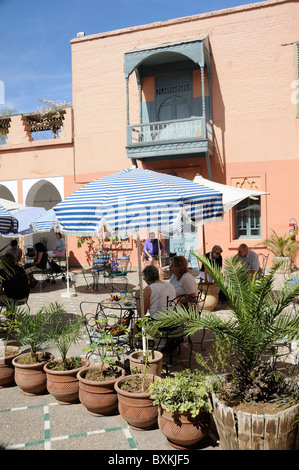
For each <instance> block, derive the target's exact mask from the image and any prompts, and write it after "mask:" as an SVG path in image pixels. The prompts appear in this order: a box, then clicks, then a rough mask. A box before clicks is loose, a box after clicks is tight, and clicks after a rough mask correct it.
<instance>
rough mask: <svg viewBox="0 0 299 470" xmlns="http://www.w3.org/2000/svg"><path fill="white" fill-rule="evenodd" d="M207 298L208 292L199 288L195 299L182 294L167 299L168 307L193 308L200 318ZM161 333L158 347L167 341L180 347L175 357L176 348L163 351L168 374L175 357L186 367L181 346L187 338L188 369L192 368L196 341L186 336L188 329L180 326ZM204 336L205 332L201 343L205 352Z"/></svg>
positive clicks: (164, 329)
mask: <svg viewBox="0 0 299 470" xmlns="http://www.w3.org/2000/svg"><path fill="white" fill-rule="evenodd" d="M206 296H207V290H205V289H200V288H199V291H198V294H197V295H196V296H195V297H194V296H191V295H189V294H182V295H179V296H177V297H176V298H174V299H169V298H167V307H168V308H171V309H174V310H175V309H176V308H177V307H178V306H182V305H183V306H184V307H185V308H187V309H188V308H193V309H194V311H195V312H196V311H197V314H198V316H200V315H201V312H202V310H203V307H204V303H205V300H206ZM159 331H160V334H161V336H160V339H159V342H158V345H157V347H159V345H160V341H161V340H165V341H166V345H167V342H169V341H171V340H172V341H175V342H176V343H175V345H176V346H177V347H178V354H176V355H175V356H174V351H175V348H173V349H172V348H171V347H170V348H169V350H168V351H167V350H165V351H163V354H164V357H165V358H166V364H165V368H166V372H168V367H169V366H172V365H173V358H174V357H178V359H179V361H180V362H181V364H182V365H183V366H184V367H185V365H184V363H183V360H182V359H181V357H180V354H181V344H182V343H183V342H184V340H185V338H187V340H188V345H189V359H188V367H189V368H191V359H192V351H193V343H194V341H193V339H192V336H191V335H186V327H185V326H178V327H172V328H163V329H160V330H159ZM204 334H205V330H204V331H203V335H202V339H201V341H200V345H201V349H202V350H204V349H203V346H202V343H203V340H204ZM167 359H168V361H167Z"/></svg>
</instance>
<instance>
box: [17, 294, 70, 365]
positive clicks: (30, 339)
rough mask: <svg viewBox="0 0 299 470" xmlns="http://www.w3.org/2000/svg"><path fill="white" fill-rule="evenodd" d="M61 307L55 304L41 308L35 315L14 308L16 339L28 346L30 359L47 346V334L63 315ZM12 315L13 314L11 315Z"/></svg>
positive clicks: (23, 309)
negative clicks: (44, 345)
mask: <svg viewBox="0 0 299 470" xmlns="http://www.w3.org/2000/svg"><path fill="white" fill-rule="evenodd" d="M65 313H66V312H65V310H64V309H63V307H62V306H61V305H59V304H57V303H56V302H54V303H51V304H50V305H49V306H48V307H42V308H41V309H40V310H39V311H38V312H37V313H36V314H35V315H32V314H30V313H29V312H28V311H27V310H26V309H25V308H21V307H15V316H16V320H17V324H18V325H17V329H16V335H15V336H16V339H17V340H18V341H19V342H20V343H21V344H22V345H24V346H29V348H30V352H31V355H32V357H34V356H35V354H36V352H37V351H38V350H39V348H40V347H41V346H42V345H43V344H47V342H48V338H49V333H50V332H51V331H52V329H53V328H55V327H56V325H57V323H59V322H60V321H61V318H62V317H63V316H64V315H65ZM11 315H13V313H11Z"/></svg>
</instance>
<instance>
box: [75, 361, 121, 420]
mask: <svg viewBox="0 0 299 470" xmlns="http://www.w3.org/2000/svg"><path fill="white" fill-rule="evenodd" d="M92 369H95V370H99V369H100V367H99V366H89V367H84V368H83V369H80V370H79V372H78V373H77V378H78V380H79V400H80V402H81V403H82V405H84V406H85V408H87V410H88V411H89V413H91V414H92V415H94V416H106V415H112V414H114V413H115V411H116V410H117V406H118V398H117V393H116V390H115V389H114V384H115V382H116V380H117V378H116V379H110V380H109V379H108V380H102V381H98V380H88V379H86V374H87V372H88V371H89V370H92ZM117 369H118V370H119V371H121V374H122V376H124V375H125V371H124V369H122V368H121V367H117Z"/></svg>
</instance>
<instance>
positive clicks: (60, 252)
mask: <svg viewBox="0 0 299 470" xmlns="http://www.w3.org/2000/svg"><path fill="white" fill-rule="evenodd" d="M55 235H56V239H57V240H56V245H55V248H54V250H53V251H48V256H49V258H53V256H65V245H64V239H63V238H62V235H61V233H58V232H57V233H56V234H55Z"/></svg>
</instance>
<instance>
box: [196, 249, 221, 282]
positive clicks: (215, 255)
mask: <svg viewBox="0 0 299 470" xmlns="http://www.w3.org/2000/svg"><path fill="white" fill-rule="evenodd" d="M221 253H222V248H221V246H219V245H214V246H213V248H212V250H211V251H209V252H208V253H206V255H205V256H206V258H207V259H208V260H209V261H210V263H211V264H213V265H214V267H217V268H219V269H220V270H221V268H222V256H221ZM199 277H200V278H201V279H203V280H207V281H208V282H211V281H212V278H211V277H210V276H209V273H208V272H207V273H206V275H205V266H204V265H203V264H202V265H201V268H200V273H199Z"/></svg>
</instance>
